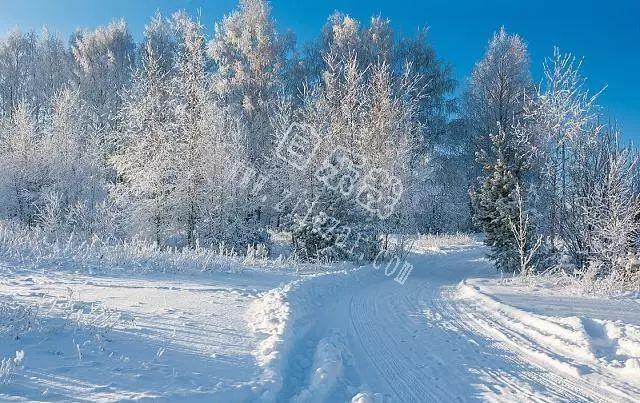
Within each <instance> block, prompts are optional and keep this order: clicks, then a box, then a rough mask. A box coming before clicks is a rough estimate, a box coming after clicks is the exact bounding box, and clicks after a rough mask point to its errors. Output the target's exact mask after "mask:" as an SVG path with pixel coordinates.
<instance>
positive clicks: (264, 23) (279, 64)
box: [207, 0, 291, 173]
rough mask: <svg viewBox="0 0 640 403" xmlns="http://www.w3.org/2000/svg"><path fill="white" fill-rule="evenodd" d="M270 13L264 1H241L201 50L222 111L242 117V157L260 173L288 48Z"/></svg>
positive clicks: (270, 138)
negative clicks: (212, 67) (210, 64)
mask: <svg viewBox="0 0 640 403" xmlns="http://www.w3.org/2000/svg"><path fill="white" fill-rule="evenodd" d="M270 13H271V7H270V5H269V3H268V2H267V1H266V0H241V1H240V4H239V7H238V9H237V10H236V11H234V12H232V13H231V14H230V15H228V16H227V17H225V19H224V20H223V21H222V22H221V23H220V24H217V25H216V29H215V33H214V36H213V39H212V40H211V41H210V42H209V44H208V46H207V52H208V54H209V56H210V57H211V59H212V60H213V61H214V63H215V65H216V68H217V71H216V72H215V74H214V77H213V88H214V90H215V92H216V93H217V94H218V95H219V96H220V97H221V98H222V100H223V101H224V103H225V104H226V105H230V106H232V107H233V108H235V109H236V110H237V112H238V113H241V114H242V115H243V117H244V119H245V121H246V124H247V126H248V130H249V131H248V133H249V136H248V138H247V144H246V151H247V153H248V155H249V159H250V161H251V163H252V164H254V165H255V166H256V168H257V169H258V170H259V171H260V172H262V173H264V172H265V168H266V167H265V164H266V161H265V159H266V158H267V157H268V156H269V155H270V154H271V150H272V146H273V145H272V138H273V137H272V136H271V132H270V120H269V113H270V111H271V109H272V107H273V105H274V103H275V101H276V98H277V95H278V92H279V91H280V88H281V83H282V81H281V80H282V69H283V67H284V60H285V54H286V52H287V50H288V49H289V47H290V45H291V44H290V43H289V42H288V41H287V37H286V36H281V35H279V34H278V33H277V31H276V28H275V22H274V21H273V19H272V18H271V15H270Z"/></svg>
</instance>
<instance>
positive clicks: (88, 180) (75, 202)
mask: <svg viewBox="0 0 640 403" xmlns="http://www.w3.org/2000/svg"><path fill="white" fill-rule="evenodd" d="M44 131H45V135H44V138H43V145H42V147H43V150H44V155H43V159H44V161H45V163H46V165H47V170H48V175H49V183H48V185H47V188H46V189H45V190H46V192H47V193H51V194H54V195H55V197H56V203H57V204H58V207H59V211H58V213H59V214H60V215H61V216H67V217H61V219H62V218H64V219H68V218H70V217H68V214H69V212H70V211H71V210H72V209H73V208H78V206H79V205H83V204H84V205H86V206H85V208H87V209H89V211H93V209H94V207H95V206H96V205H97V204H99V203H101V202H102V201H103V199H104V196H105V194H104V186H103V181H102V172H101V166H100V163H99V161H100V160H99V158H100V155H99V153H98V152H97V151H98V148H97V141H98V139H96V138H95V137H93V136H92V135H91V130H90V126H89V125H88V124H87V113H86V109H85V107H84V105H83V103H82V100H81V99H80V96H79V94H78V91H77V90H70V89H66V90H63V91H61V92H60V93H58V95H57V96H55V97H54V100H53V109H52V111H51V116H50V118H49V119H48V121H47V125H46V126H45V129H44Z"/></svg>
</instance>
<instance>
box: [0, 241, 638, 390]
mask: <svg viewBox="0 0 640 403" xmlns="http://www.w3.org/2000/svg"><path fill="white" fill-rule="evenodd" d="M485 253H486V250H485V248H484V247H483V246H481V245H480V244H479V243H470V244H467V245H459V244H458V245H449V246H442V245H419V247H416V248H414V251H413V253H411V254H410V255H409V257H408V260H409V261H410V262H411V263H412V264H413V265H414V270H413V272H412V273H411V274H410V276H409V278H408V279H407V280H406V282H405V284H404V285H401V284H399V283H397V282H396V281H394V278H393V277H387V276H386V275H385V273H384V267H383V268H380V269H378V270H375V269H374V268H373V266H364V267H360V268H355V269H343V270H335V271H329V272H324V273H321V274H309V271H306V272H305V273H300V272H296V271H295V270H291V271H286V270H277V271H276V270H273V271H271V270H268V269H260V270H257V269H256V270H249V269H247V270H238V272H236V273H201V274H192V275H186V274H153V273H134V272H128V271H113V272H110V271H109V270H104V271H101V272H100V273H99V274H91V275H89V274H79V273H72V272H71V271H64V270H53V269H49V270H47V269H46V268H40V267H39V268H38V269H27V268H25V267H22V266H18V265H11V264H5V265H4V266H3V267H2V272H1V273H2V274H0V359H4V360H3V361H2V364H1V365H0V400H2V401H7V400H12V401H122V400H125V401H131V400H142V401H145V400H148V401H208V402H211V401H216V402H217V401H220V402H235V401H239V402H243V401H256V402H262V401H277V402H288V401H292V402H344V401H352V402H413V401H415V402H429V401H446V402H449V401H475V400H488V401H616V402H619V401H638V399H640V303H639V300H638V299H634V298H632V297H627V298H621V299H611V298H609V299H604V298H595V297H584V296H578V295H571V294H568V293H566V292H564V290H558V289H548V288H545V289H541V288H535V287H531V286H522V285H521V286H515V285H512V284H507V283H504V282H501V281H500V279H499V278H498V276H497V275H496V273H495V270H494V269H493V268H492V267H491V265H490V264H489V263H488V261H487V260H486V259H485V258H484V255H485Z"/></svg>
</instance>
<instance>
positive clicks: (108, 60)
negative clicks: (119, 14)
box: [71, 20, 135, 182]
mask: <svg viewBox="0 0 640 403" xmlns="http://www.w3.org/2000/svg"><path fill="white" fill-rule="evenodd" d="M71 51H72V53H73V56H74V60H75V70H76V75H77V80H78V89H79V91H80V97H81V99H82V100H83V102H84V103H85V105H86V107H87V109H88V112H89V116H90V119H91V122H92V125H93V127H94V128H93V130H94V131H95V132H96V133H98V134H99V135H100V137H101V141H100V146H101V148H102V151H101V154H102V155H103V165H104V166H106V165H107V160H108V158H109V156H110V155H111V154H112V153H113V152H114V151H115V144H114V139H113V136H112V135H113V133H114V132H117V130H118V129H119V122H118V111H119V108H120V105H121V99H122V92H123V90H124V89H126V88H127V87H128V86H129V84H130V80H131V73H132V71H133V66H134V63H135V43H134V41H133V37H132V36H131V34H130V33H129V31H128V28H127V24H126V23H125V22H124V20H119V21H114V22H112V23H111V24H109V25H107V26H106V27H99V28H97V29H96V30H94V31H87V32H83V31H79V32H76V34H75V35H74V37H73V39H72V48H71ZM108 179H109V180H110V181H112V182H113V181H115V176H114V175H108Z"/></svg>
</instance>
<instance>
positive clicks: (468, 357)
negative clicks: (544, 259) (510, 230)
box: [280, 245, 638, 402]
mask: <svg viewBox="0 0 640 403" xmlns="http://www.w3.org/2000/svg"><path fill="white" fill-rule="evenodd" d="M485 252H486V251H485V250H484V249H483V248H482V247H479V246H477V245H476V246H472V247H467V248H459V249H454V250H448V251H446V250H445V251H441V252H440V253H428V254H420V253H416V254H413V256H412V257H411V258H410V260H411V262H412V263H413V264H414V266H415V270H414V272H413V273H412V274H411V276H410V277H409V279H408V280H407V282H406V283H405V285H399V284H398V283H396V282H394V281H392V279H391V278H388V277H385V276H384V275H383V273H381V272H373V273H370V275H366V274H365V273H361V274H359V275H358V276H356V277H354V278H353V279H352V281H351V283H350V284H347V285H345V286H343V289H342V292H339V293H335V294H332V295H331V296H329V297H327V298H325V299H324V301H323V304H322V306H321V308H320V309H319V310H318V311H316V312H314V315H313V318H311V319H312V320H314V325H313V326H312V327H311V329H309V331H308V333H307V334H306V335H305V337H303V338H301V340H300V341H299V342H298V343H297V345H296V346H295V347H294V348H293V349H292V350H293V351H292V353H291V354H290V355H289V357H290V359H289V364H288V368H287V370H286V376H285V384H284V387H283V389H282V393H281V394H280V400H282V401H286V400H288V399H290V398H291V397H293V396H297V398H300V400H301V401H314V400H315V401H344V400H345V398H346V399H349V398H350V397H353V396H356V395H357V396H358V397H360V398H362V401H367V400H366V398H372V399H373V400H374V401H375V400H376V399H377V400H380V399H383V401H399V402H410V401H415V402H424V401H468V400H502V401H523V400H532V401H583V400H584V401H593V400H600V401H624V400H625V394H628V395H626V396H628V399H629V400H632V399H633V397H632V396H635V397H637V396H638V395H637V393H638V389H636V388H635V387H632V386H630V385H629V384H626V383H623V382H618V381H615V382H610V383H609V384H601V385H598V384H597V383H596V382H594V379H593V378H589V377H588V376H580V375H576V376H571V375H570V374H568V373H567V372H565V371H560V370H558V369H557V368H554V367H553V366H550V365H545V364H546V362H545V361H544V360H538V361H536V363H534V361H535V360H532V359H531V357H530V355H528V354H525V353H526V352H523V351H521V350H519V349H518V348H514V346H513V345H512V344H511V343H509V340H508V339H509V338H513V339H516V343H517V342H518V340H517V337H519V334H518V332H517V331H513V333H512V334H508V335H507V336H506V337H507V340H504V339H502V338H501V337H498V336H496V335H495V334H491V332H487V331H486V329H484V328H483V326H481V325H484V326H488V327H489V328H491V327H492V326H496V327H497V326H498V325H499V321H498V320H496V319H494V318H491V317H490V316H489V315H487V314H485V315H483V316H482V318H476V313H477V312H479V308H478V307H475V306H473V304H472V303H471V302H472V301H468V300H466V299H461V298H459V295H458V294H459V293H460V285H459V284H460V282H461V281H463V280H467V281H469V279H473V278H485V277H493V276H495V272H494V270H493V269H492V268H491V267H490V265H489V264H488V263H487V262H486V261H485V259H484V258H483V256H484V254H485ZM365 270H371V269H365ZM476 319H477V320H476ZM481 320H483V321H484V322H482V323H481ZM502 335H503V333H500V335H499V336H502ZM492 336H496V337H492ZM327 345H329V346H330V348H328V347H327ZM327 351H329V354H327ZM540 354H543V355H544V354H545V353H544V352H540ZM336 361H337V362H338V365H336ZM582 367H584V365H583V366H582ZM585 372H588V371H585ZM594 372H596V371H594ZM323 379H324V380H325V381H324V382H322V380H323ZM327 379H328V380H329V382H327V381H326V380H327ZM601 379H602V378H598V380H601ZM609 380H610V381H613V380H614V379H609ZM611 383H617V385H611ZM625 388H626V389H625ZM619 392H622V393H619ZM358 394H359V395H358ZM354 400H355V399H354Z"/></svg>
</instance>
